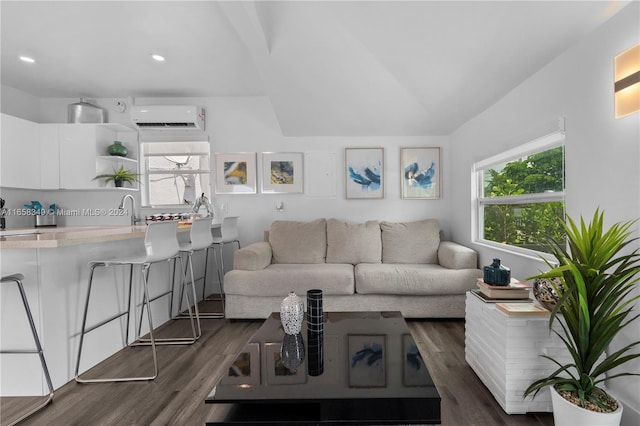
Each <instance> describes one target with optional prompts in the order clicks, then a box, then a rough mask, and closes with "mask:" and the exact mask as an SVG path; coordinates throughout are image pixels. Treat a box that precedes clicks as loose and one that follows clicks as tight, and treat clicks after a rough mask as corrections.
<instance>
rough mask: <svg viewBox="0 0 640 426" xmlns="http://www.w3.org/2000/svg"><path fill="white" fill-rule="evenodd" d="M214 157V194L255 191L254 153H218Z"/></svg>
mask: <svg viewBox="0 0 640 426" xmlns="http://www.w3.org/2000/svg"><path fill="white" fill-rule="evenodd" d="M215 159H216V163H215V164H216V194H255V193H256V174H257V172H256V153H255V152H240V153H219V152H217V153H216V154H215Z"/></svg>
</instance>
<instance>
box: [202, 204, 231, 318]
mask: <svg viewBox="0 0 640 426" xmlns="http://www.w3.org/2000/svg"><path fill="white" fill-rule="evenodd" d="M231 243H236V244H237V245H238V249H240V240H239V239H238V216H229V217H225V218H223V219H222V223H221V224H220V236H219V237H213V243H212V244H211V247H212V248H213V260H214V261H215V262H216V270H217V273H218V283H219V284H220V303H221V305H222V312H201V313H200V318H224V315H225V314H224V250H223V249H224V245H225V244H231ZM218 252H219V253H220V263H218V255H217V253H218ZM208 260H209V257H208V256H207V261H205V266H204V268H205V281H204V285H203V286H202V299H203V300H206V301H214V300H215V299H208V298H207V297H206V290H207V279H206V271H207V266H208V265H207V263H208Z"/></svg>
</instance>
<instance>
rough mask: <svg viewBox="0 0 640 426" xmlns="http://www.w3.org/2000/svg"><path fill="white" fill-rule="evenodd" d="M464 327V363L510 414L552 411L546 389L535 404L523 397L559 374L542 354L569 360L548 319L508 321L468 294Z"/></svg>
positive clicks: (489, 306) (499, 313) (505, 316)
mask: <svg viewBox="0 0 640 426" xmlns="http://www.w3.org/2000/svg"><path fill="white" fill-rule="evenodd" d="M558 327H559V324H557V323H554V329H555V328H558ZM465 328H466V330H465V360H466V361H467V363H468V364H469V365H470V366H471V368H472V369H473V370H474V371H475V372H476V374H477V375H478V377H479V378H480V380H482V382H483V383H484V384H485V386H486V387H487V388H488V389H489V391H490V392H491V394H493V396H494V398H495V399H496V401H498V403H499V404H500V406H501V407H502V408H503V409H504V411H505V412H506V413H507V414H524V413H527V412H552V411H553V409H552V406H551V394H550V392H549V390H548V389H543V390H541V391H540V392H539V393H538V395H537V396H536V397H535V399H532V398H531V396H528V397H527V398H526V399H523V398H522V395H523V394H524V391H525V389H526V388H527V387H528V386H529V385H530V384H531V383H532V382H533V381H535V380H537V379H540V378H543V377H545V376H548V375H549V374H551V373H552V372H553V371H554V370H555V369H556V365H555V364H553V363H552V362H551V361H549V360H547V359H545V358H542V357H541V356H540V354H545V355H549V356H551V357H553V358H555V359H557V360H559V361H560V362H565V361H568V360H569V354H568V352H567V350H566V348H565V346H564V344H563V343H562V341H561V340H560V338H559V337H558V336H556V335H555V333H552V332H550V330H549V316H543V317H539V316H509V315H507V314H505V313H504V312H502V311H500V310H499V309H497V308H496V306H495V304H494V303H485V302H483V301H482V300H480V299H478V298H477V297H476V296H474V295H473V294H471V293H469V292H467V301H466V311H465Z"/></svg>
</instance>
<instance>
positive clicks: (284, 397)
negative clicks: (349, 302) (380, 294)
mask: <svg viewBox="0 0 640 426" xmlns="http://www.w3.org/2000/svg"><path fill="white" fill-rule="evenodd" d="M364 398H366V399H376V398H381V399H385V398H386V399H389V398H393V399H397V398H400V399H407V400H411V399H414V398H415V399H425V398H427V399H434V400H437V401H438V404H439V400H440V397H439V394H438V392H437V389H436V387H435V385H434V383H433V380H432V379H431V376H430V375H429V371H428V370H427V367H426V365H425V363H424V360H423V359H422V356H421V354H420V352H419V350H418V347H417V345H416V343H415V342H414V340H413V338H412V336H411V333H410V331H409V328H408V327H407V324H406V322H405V320H404V318H402V316H401V315H400V313H399V312H344V313H343V312H325V313H324V323H323V332H322V333H320V334H317V333H310V332H308V331H307V325H306V322H305V323H303V325H302V332H301V333H299V334H298V335H287V334H285V333H284V330H283V328H282V324H281V322H280V316H279V314H278V313H273V314H271V316H270V317H269V318H267V320H266V321H265V323H264V324H263V325H262V327H261V328H260V329H259V330H258V331H257V332H256V334H255V335H254V336H253V337H252V338H251V339H250V341H249V342H248V343H247V344H246V345H245V347H244V348H243V349H242V351H241V352H240V354H238V356H237V357H236V358H235V360H234V361H233V363H232V364H231V365H230V366H229V368H228V369H226V371H225V375H224V376H223V378H222V379H221V380H220V382H219V383H218V384H217V385H216V386H215V388H214V389H213V390H212V392H211V393H210V394H209V395H208V397H207V398H206V402H208V403H246V402H260V401H263V402H276V401H286V402H292V401H299V402H304V401H306V400H313V401H317V400H323V399H327V400H341V399H351V400H352V399H364Z"/></svg>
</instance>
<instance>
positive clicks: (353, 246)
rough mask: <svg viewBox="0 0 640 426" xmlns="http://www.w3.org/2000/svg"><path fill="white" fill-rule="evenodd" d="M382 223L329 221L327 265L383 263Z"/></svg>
mask: <svg viewBox="0 0 640 426" xmlns="http://www.w3.org/2000/svg"><path fill="white" fill-rule="evenodd" d="M381 259H382V240H381V238H380V223H379V222H378V221H373V220H372V221H368V222H366V223H353V224H352V223H346V222H343V221H341V220H337V219H329V220H327V263H351V264H352V265H357V264H358V263H381Z"/></svg>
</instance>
